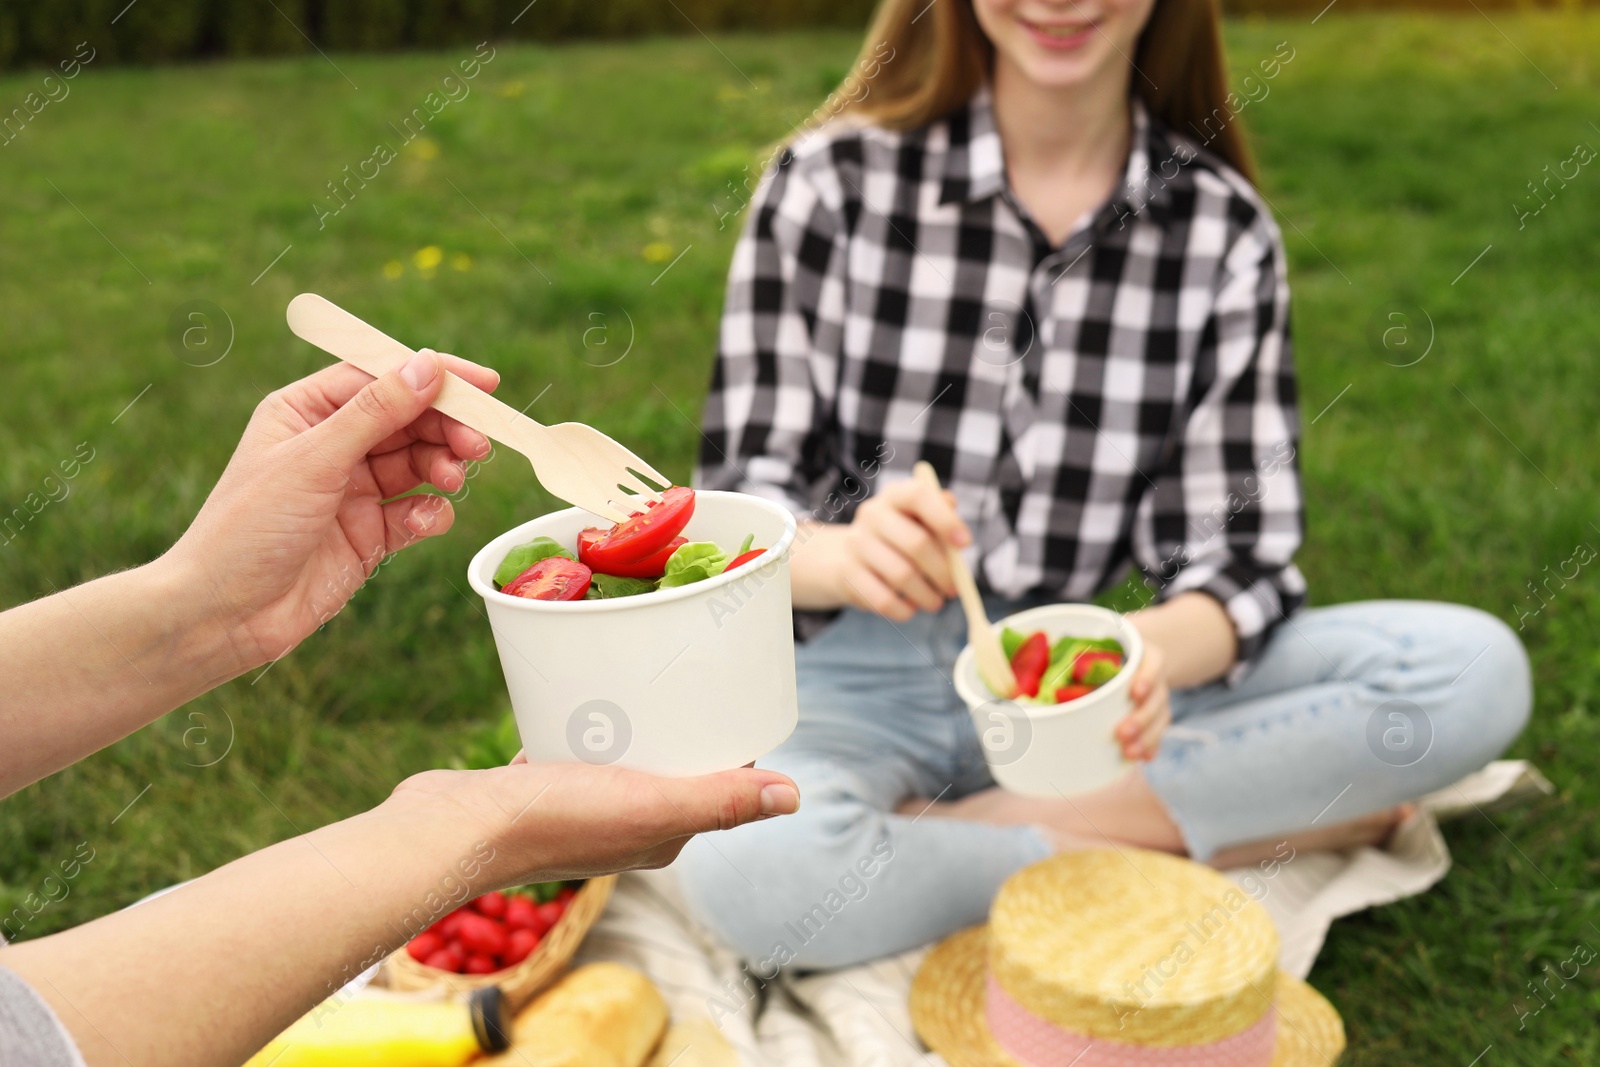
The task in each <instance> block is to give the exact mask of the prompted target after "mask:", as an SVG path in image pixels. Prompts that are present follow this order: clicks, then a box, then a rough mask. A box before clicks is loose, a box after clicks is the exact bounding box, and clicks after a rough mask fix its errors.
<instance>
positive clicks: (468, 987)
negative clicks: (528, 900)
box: [380, 874, 617, 1011]
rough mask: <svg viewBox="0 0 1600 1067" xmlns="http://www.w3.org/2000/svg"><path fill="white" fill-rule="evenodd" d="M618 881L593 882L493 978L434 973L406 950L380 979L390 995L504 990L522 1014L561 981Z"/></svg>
mask: <svg viewBox="0 0 1600 1067" xmlns="http://www.w3.org/2000/svg"><path fill="white" fill-rule="evenodd" d="M616 884H617V876H616V875H614V874H610V875H606V876H604V877H601V878H590V879H589V880H588V881H586V882H584V883H583V885H582V886H581V887H579V889H578V895H577V896H575V897H573V898H572V903H570V904H568V905H567V910H566V911H565V912H564V913H563V914H562V916H561V921H560V922H558V923H556V924H555V925H554V926H553V927H551V928H550V930H549V931H548V932H547V933H546V934H545V935H544V937H543V938H541V939H540V940H539V947H538V948H536V949H534V950H533V952H531V953H529V955H528V958H527V959H525V960H523V961H522V962H521V963H518V964H516V965H515V966H512V967H507V968H506V969H505V970H503V971H495V972H494V973H493V974H452V973H450V972H449V971H441V970H439V969H437V968H435V967H424V966H423V965H422V964H420V963H418V962H417V961H416V960H414V959H412V958H411V956H410V954H409V953H407V952H406V950H405V946H404V945H402V946H401V947H400V948H399V950H397V951H395V952H393V953H391V954H390V955H389V957H388V958H387V959H385V960H384V961H383V967H382V969H381V971H380V977H381V979H382V982H383V984H384V985H385V986H387V987H388V988H390V989H398V990H416V989H432V988H435V987H443V988H445V989H448V990H449V991H450V992H452V993H456V994H462V995H465V994H467V993H470V992H471V991H472V990H474V989H482V988H484V987H485V986H492V985H493V986H499V987H500V991H501V992H502V993H503V994H505V998H506V1001H507V1002H508V1005H509V1007H510V1008H511V1010H513V1011H517V1010H519V1009H521V1007H522V1006H523V1005H524V1004H526V1003H527V1002H528V1001H530V1000H532V999H533V997H534V996H535V994H537V993H538V992H539V991H540V990H542V989H544V988H545V987H546V986H548V985H550V984H551V983H552V982H554V981H555V980H556V979H557V978H560V977H561V974H562V972H563V971H565V970H566V969H567V965H568V964H569V963H571V962H572V957H573V956H574V955H576V954H577V951H578V946H579V945H581V944H582V943H583V939H584V937H585V935H587V934H588V933H589V928H590V927H592V926H593V925H594V924H595V923H596V922H597V921H598V920H599V918H600V913H601V912H602V911H604V910H605V906H606V901H607V900H609V899H610V897H611V889H612V887H613V886H615V885H616Z"/></svg>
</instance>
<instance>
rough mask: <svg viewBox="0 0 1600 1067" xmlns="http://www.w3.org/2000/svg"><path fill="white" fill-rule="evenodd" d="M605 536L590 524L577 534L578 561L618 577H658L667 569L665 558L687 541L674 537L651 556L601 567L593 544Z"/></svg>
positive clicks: (594, 569) (592, 568) (598, 528)
mask: <svg viewBox="0 0 1600 1067" xmlns="http://www.w3.org/2000/svg"><path fill="white" fill-rule="evenodd" d="M604 536H605V531H604V530H602V529H600V527H598V526H591V527H589V528H588V529H587V530H584V531H583V532H582V533H580V534H579V535H578V562H580V563H582V564H583V565H584V566H586V567H588V568H589V569H590V570H592V571H597V572H599V573H600V574H612V575H615V576H616V577H618V578H659V577H661V576H662V575H663V574H665V573H666V571H667V560H669V559H671V558H672V554H673V553H674V552H676V551H678V546H680V545H686V544H688V543H689V539H688V538H687V537H674V538H673V539H672V540H670V541H668V542H667V544H666V547H665V548H663V549H662V550H661V551H660V552H657V553H656V554H655V555H653V556H645V557H644V558H643V559H636V560H633V561H632V562H631V563H613V564H611V565H610V567H609V568H607V567H602V566H601V565H600V562H599V561H598V560H596V559H595V558H594V545H595V542H597V541H599V540H600V539H601V538H602V537H604Z"/></svg>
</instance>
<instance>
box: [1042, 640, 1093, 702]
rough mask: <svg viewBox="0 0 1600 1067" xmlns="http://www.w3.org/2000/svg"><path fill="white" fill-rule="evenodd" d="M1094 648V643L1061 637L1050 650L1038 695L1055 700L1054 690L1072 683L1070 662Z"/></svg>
mask: <svg viewBox="0 0 1600 1067" xmlns="http://www.w3.org/2000/svg"><path fill="white" fill-rule="evenodd" d="M1093 647H1094V642H1093V641H1089V640H1086V639H1084V638H1082V637H1063V638H1062V639H1061V640H1059V641H1057V642H1056V643H1055V644H1054V645H1053V646H1052V647H1051V649H1050V666H1048V667H1046V668H1045V669H1044V679H1043V680H1042V681H1040V682H1039V695H1040V696H1041V697H1042V696H1044V695H1045V694H1047V693H1048V694H1049V695H1050V699H1051V701H1052V702H1054V700H1055V695H1056V690H1057V689H1059V688H1061V687H1062V686H1064V685H1070V684H1071V683H1072V662H1073V660H1076V659H1077V658H1078V656H1079V655H1081V654H1082V653H1084V652H1087V651H1089V650H1090V649H1092V648H1093Z"/></svg>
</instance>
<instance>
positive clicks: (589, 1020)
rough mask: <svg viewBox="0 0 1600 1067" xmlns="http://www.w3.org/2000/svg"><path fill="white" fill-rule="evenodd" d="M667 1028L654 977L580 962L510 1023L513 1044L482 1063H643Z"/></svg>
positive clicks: (571, 1066) (570, 1066) (537, 1066)
mask: <svg viewBox="0 0 1600 1067" xmlns="http://www.w3.org/2000/svg"><path fill="white" fill-rule="evenodd" d="M666 1027H667V1005H666V1002H665V1001H663V1000H662V999H661V994H660V993H659V992H658V991H657V990H656V987H655V985H654V984H652V983H651V981H650V979H648V978H646V977H645V976H644V975H642V974H640V973H639V972H638V971H636V970H633V969H632V968H631V967H624V966H623V965H622V964H620V963H591V964H589V965H588V966H586V967H580V968H578V969H577V970H575V971H573V972H572V973H571V974H569V975H567V976H566V977H565V978H563V979H561V981H559V982H557V983H556V984H555V985H554V986H553V987H551V989H550V990H549V991H548V992H546V993H544V994H542V995H541V996H540V997H539V998H538V999H537V1000H535V1001H534V1002H533V1003H532V1004H530V1005H528V1007H527V1008H525V1009H523V1011H522V1013H521V1014H519V1015H518V1016H517V1018H516V1021H515V1022H513V1023H512V1024H511V1048H510V1049H508V1050H507V1051H505V1052H502V1053H500V1054H499V1055H497V1056H490V1057H488V1058H487V1059H484V1060H480V1061H479V1065H480V1067H642V1065H643V1064H644V1062H645V1060H646V1059H648V1058H649V1056H650V1052H651V1050H652V1049H654V1048H655V1047H656V1043H657V1042H659V1041H660V1040H661V1033H662V1031H664V1030H665V1029H666Z"/></svg>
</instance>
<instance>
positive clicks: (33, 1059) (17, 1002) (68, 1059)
mask: <svg viewBox="0 0 1600 1067" xmlns="http://www.w3.org/2000/svg"><path fill="white" fill-rule="evenodd" d="M0 1064H5V1065H6V1067H84V1062H83V1056H82V1055H80V1054H79V1052H78V1046H77V1045H76V1044H75V1043H74V1042H73V1040H72V1035H71V1034H69V1033H67V1028H66V1027H65V1026H62V1025H61V1020H60V1019H58V1018H56V1013H55V1012H53V1011H51V1010H50V1005H48V1004H46V1003H45V1002H44V998H42V997H40V996H39V994H38V993H35V992H34V991H33V987H32V986H30V985H28V983H26V982H24V981H23V980H22V979H21V978H18V977H17V976H16V975H15V974H13V973H11V972H10V971H8V970H6V969H5V968H4V967H0Z"/></svg>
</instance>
